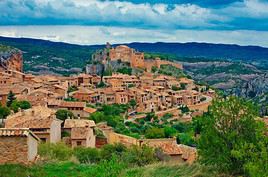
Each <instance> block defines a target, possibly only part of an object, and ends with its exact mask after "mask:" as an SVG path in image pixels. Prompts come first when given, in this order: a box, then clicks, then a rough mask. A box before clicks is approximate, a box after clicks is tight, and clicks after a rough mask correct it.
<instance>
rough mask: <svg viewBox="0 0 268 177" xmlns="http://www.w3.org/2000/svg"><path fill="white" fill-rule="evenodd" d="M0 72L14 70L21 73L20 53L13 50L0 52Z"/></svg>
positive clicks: (21, 59)
mask: <svg viewBox="0 0 268 177" xmlns="http://www.w3.org/2000/svg"><path fill="white" fill-rule="evenodd" d="M0 70H15V71H20V72H22V71H23V58H22V52H21V51H19V50H15V49H12V50H6V51H0Z"/></svg>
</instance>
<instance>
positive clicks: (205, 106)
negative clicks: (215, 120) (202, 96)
mask: <svg viewBox="0 0 268 177" xmlns="http://www.w3.org/2000/svg"><path fill="white" fill-rule="evenodd" d="M210 105H211V102H205V103H200V104H196V105H188V108H189V109H190V110H199V111H203V112H207V111H208V107H209V106H210Z"/></svg>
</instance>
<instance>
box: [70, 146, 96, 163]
mask: <svg viewBox="0 0 268 177" xmlns="http://www.w3.org/2000/svg"><path fill="white" fill-rule="evenodd" d="M74 155H75V157H76V158H77V159H78V160H79V162H80V163H97V162H99V161H100V159H101V158H100V152H99V150H98V149H96V148H84V147H77V148H75V149H74Z"/></svg>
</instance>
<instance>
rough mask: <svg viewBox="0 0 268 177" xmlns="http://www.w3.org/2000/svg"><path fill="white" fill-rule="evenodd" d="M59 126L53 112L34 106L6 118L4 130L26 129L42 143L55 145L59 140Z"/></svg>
mask: <svg viewBox="0 0 268 177" xmlns="http://www.w3.org/2000/svg"><path fill="white" fill-rule="evenodd" d="M61 124H62V121H61V120H59V119H56V116H55V111H54V110H52V109H49V108H47V107H42V106H36V107H33V108H31V109H28V110H25V111H20V112H18V113H16V114H13V115H10V116H8V117H7V119H6V121H5V128H28V129H30V130H31V131H32V132H33V133H34V134H35V135H36V136H37V137H38V138H40V139H41V140H42V141H44V142H50V143H57V142H59V141H60V140H61Z"/></svg>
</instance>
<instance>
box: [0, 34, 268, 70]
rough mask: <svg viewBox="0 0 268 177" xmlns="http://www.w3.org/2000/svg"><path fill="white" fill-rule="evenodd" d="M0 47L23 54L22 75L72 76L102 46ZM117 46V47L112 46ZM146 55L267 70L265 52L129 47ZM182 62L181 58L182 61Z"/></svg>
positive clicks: (24, 42)
mask: <svg viewBox="0 0 268 177" xmlns="http://www.w3.org/2000/svg"><path fill="white" fill-rule="evenodd" d="M0 44H3V45H8V46H13V47H16V48H18V49H20V50H22V51H23V53H24V60H25V71H31V72H34V73H40V72H41V73H42V72H52V73H59V74H71V73H75V72H78V71H81V70H82V68H83V67H84V65H85V63H86V62H87V61H88V60H89V59H90V58H91V54H92V53H93V52H94V51H95V50H97V49H100V48H103V47H104V46H105V45H75V44H68V43H63V42H51V41H47V40H39V39H28V38H8V37H0ZM115 45H119V44H115ZM126 45H128V46H129V47H131V48H135V49H137V50H139V51H143V52H146V53H158V54H168V55H173V59H176V60H178V61H185V57H188V58H186V61H188V59H189V61H191V59H192V58H194V60H193V61H206V59H213V60H229V61H242V62H247V63H250V64H252V65H254V66H257V67H258V68H261V69H268V48H264V47H258V46H239V45H229V44H209V43H163V42H158V43H137V42H134V43H129V44H126ZM182 58H184V59H183V60H182Z"/></svg>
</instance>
